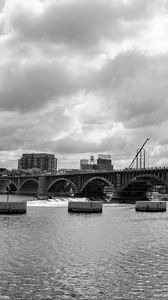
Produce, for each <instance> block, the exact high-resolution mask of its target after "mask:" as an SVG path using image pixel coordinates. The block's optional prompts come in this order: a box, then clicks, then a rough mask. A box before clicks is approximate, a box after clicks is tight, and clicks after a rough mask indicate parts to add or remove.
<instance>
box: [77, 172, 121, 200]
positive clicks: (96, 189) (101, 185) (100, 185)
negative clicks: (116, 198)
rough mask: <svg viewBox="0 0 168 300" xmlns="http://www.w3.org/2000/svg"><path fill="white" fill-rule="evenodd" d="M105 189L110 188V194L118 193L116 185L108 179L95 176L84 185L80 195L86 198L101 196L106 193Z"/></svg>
mask: <svg viewBox="0 0 168 300" xmlns="http://www.w3.org/2000/svg"><path fill="white" fill-rule="evenodd" d="M105 187H108V188H109V191H110V192H115V191H116V189H115V187H114V185H113V184H112V183H111V182H110V181H109V180H108V179H106V178H104V177H101V176H95V177H93V178H90V179H89V180H87V181H86V182H85V183H84V184H83V186H82V188H81V189H80V193H81V194H82V195H85V196H94V195H101V194H103V193H105V192H104V190H105Z"/></svg>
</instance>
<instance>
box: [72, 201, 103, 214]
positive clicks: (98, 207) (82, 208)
mask: <svg viewBox="0 0 168 300" xmlns="http://www.w3.org/2000/svg"><path fill="white" fill-rule="evenodd" d="M68 211H69V212H77V213H82V212H84V213H98V212H102V202H101V201H93V202H92V201H69V202H68Z"/></svg>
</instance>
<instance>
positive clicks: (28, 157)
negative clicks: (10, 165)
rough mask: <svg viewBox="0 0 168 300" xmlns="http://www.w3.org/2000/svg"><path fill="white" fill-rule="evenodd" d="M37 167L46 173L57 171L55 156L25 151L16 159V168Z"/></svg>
mask: <svg viewBox="0 0 168 300" xmlns="http://www.w3.org/2000/svg"><path fill="white" fill-rule="evenodd" d="M33 168H37V169H40V170H41V171H45V172H47V173H53V172H56V171H57V158H55V156H54V154H48V153H26V154H22V157H21V158H20V159H19V160H18V169H33Z"/></svg>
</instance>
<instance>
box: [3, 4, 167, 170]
mask: <svg viewBox="0 0 168 300" xmlns="http://www.w3.org/2000/svg"><path fill="white" fill-rule="evenodd" d="M0 112H1V118H0V167H6V168H10V169H11V168H17V161H18V159H19V158H20V156H21V154H22V153H31V152H48V153H53V154H55V156H56V157H57V158H58V167H59V168H67V167H69V168H76V167H77V166H79V161H80V159H82V158H89V156H90V155H92V154H93V155H94V156H95V158H96V157H97V154H98V153H109V154H111V156H112V161H113V164H114V167H115V168H124V167H128V166H129V164H130V163H131V161H132V159H133V157H134V155H135V154H136V151H137V148H139V147H140V146H141V145H142V144H143V142H144V141H145V140H146V138H150V141H149V143H148V144H147V146H146V153H147V156H146V157H147V158H146V164H147V166H168V134H167V127H168V117H167V116H168V0H148V1H146V0H136V1H135V0H93V1H90V0H29V1H23V0H12V1H11V0H6V1H5V0H1V2H0Z"/></svg>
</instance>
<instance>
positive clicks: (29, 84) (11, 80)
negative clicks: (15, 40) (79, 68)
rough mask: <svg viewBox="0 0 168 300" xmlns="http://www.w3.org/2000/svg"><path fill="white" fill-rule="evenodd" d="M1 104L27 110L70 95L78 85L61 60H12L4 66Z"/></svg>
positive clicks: (8, 107)
mask: <svg viewBox="0 0 168 300" xmlns="http://www.w3.org/2000/svg"><path fill="white" fill-rule="evenodd" d="M0 80H1V82H2V83H3V84H2V85H1V86H0V108H1V109H3V110H20V111H23V112H26V111H30V110H34V109H35V110H39V109H41V108H42V107H43V106H44V105H45V104H46V103H47V102H48V101H51V100H53V99H54V100H55V101H58V99H59V98H60V97H63V96H66V95H68V96H70V95H71V94H72V93H73V92H75V91H76V89H77V85H76V83H75V81H74V78H73V77H72V76H71V73H70V72H69V70H68V68H66V67H65V66H64V65H63V64H61V63H57V62H56V63H52V64H51V63H50V62H47V61H43V59H41V60H40V61H39V62H38V61H28V62H25V63H22V62H19V61H12V62H11V61H10V62H9V63H6V64H5V65H4V66H2V67H1V70H0Z"/></svg>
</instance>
